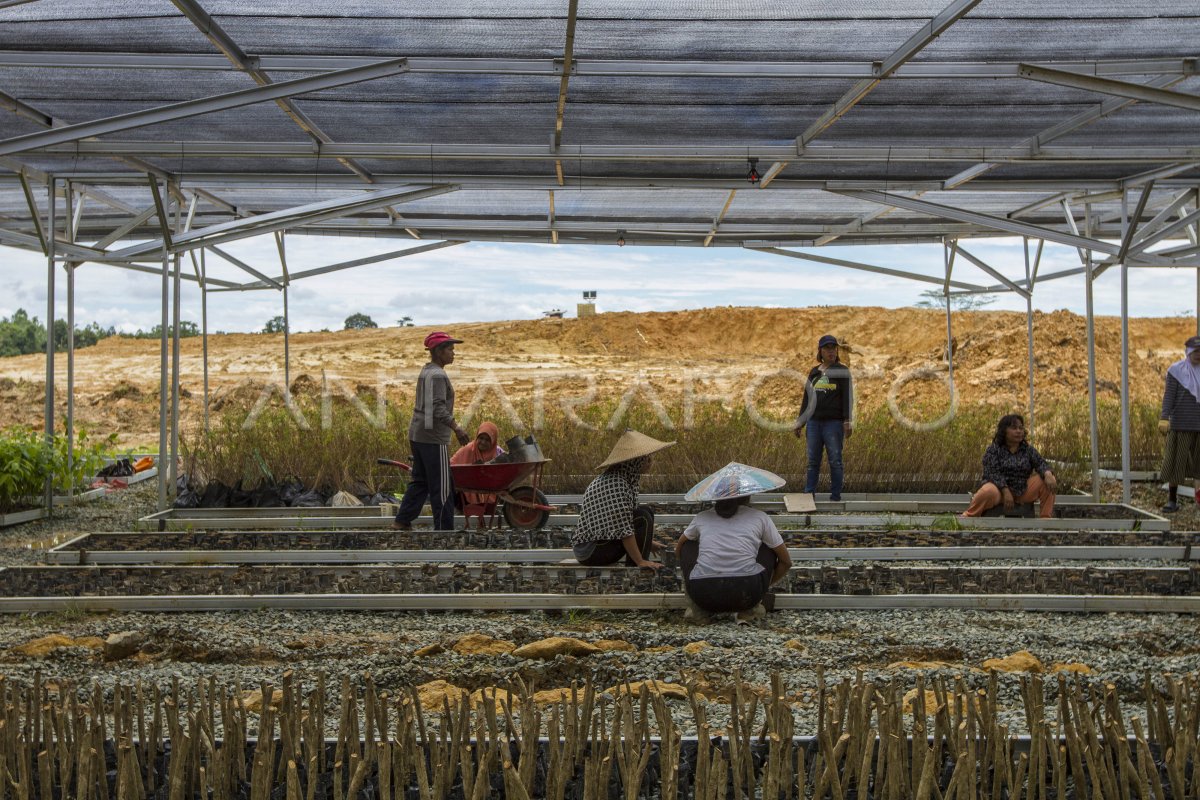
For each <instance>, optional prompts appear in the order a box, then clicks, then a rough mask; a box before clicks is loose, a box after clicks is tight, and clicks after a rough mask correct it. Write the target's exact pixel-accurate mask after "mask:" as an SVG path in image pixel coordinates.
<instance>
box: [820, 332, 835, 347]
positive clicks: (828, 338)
mask: <svg viewBox="0 0 1200 800" xmlns="http://www.w3.org/2000/svg"><path fill="white" fill-rule="evenodd" d="M837 343H838V340H837V337H836V336H833V335H832V334H828V333H827V334H825V335H824V336H822V337H821V341H819V342H817V347H824V346H825V345H827V344H831V345H833V346H834V347H836V346H837Z"/></svg>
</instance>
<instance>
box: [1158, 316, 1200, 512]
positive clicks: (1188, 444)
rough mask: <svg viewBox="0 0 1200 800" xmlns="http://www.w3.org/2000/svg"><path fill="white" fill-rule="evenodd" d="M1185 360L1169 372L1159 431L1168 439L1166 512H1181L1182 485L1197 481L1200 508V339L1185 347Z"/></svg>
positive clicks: (1193, 338)
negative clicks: (1185, 482) (1180, 496)
mask: <svg viewBox="0 0 1200 800" xmlns="http://www.w3.org/2000/svg"><path fill="white" fill-rule="evenodd" d="M1183 351H1184V356H1183V358H1181V359H1180V360H1178V361H1176V362H1175V363H1174V364H1172V365H1171V366H1170V367H1168V368H1167V380H1166V386H1165V387H1163V400H1162V413H1161V414H1160V415H1159V420H1158V430H1159V432H1161V433H1162V434H1163V435H1164V436H1166V437H1167V442H1166V447H1165V448H1164V450H1163V466H1162V479H1163V480H1164V481H1166V482H1167V504H1166V505H1165V506H1163V507H1162V510H1163V511H1165V512H1167V513H1168V514H1173V513H1175V512H1176V511H1178V510H1179V484H1181V483H1183V482H1184V481H1185V480H1187V479H1188V478H1189V477H1190V478H1192V479H1193V481H1194V483H1193V485H1192V488H1193V489H1194V490H1195V501H1196V503H1197V504H1198V505H1200V336H1193V337H1191V338H1190V339H1188V340H1187V341H1186V342H1184V343H1183Z"/></svg>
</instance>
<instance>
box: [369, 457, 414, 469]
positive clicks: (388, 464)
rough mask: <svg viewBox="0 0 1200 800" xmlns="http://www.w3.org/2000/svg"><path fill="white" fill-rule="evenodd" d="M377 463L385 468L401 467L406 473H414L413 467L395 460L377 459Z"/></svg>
mask: <svg viewBox="0 0 1200 800" xmlns="http://www.w3.org/2000/svg"><path fill="white" fill-rule="evenodd" d="M375 463H376V464H382V465H384V466H385V467H399V468H400V469H402V470H404V471H405V472H412V467H410V466H409V465H408V464H405V463H404V462H403V461H396V460H395V459H393V458H377V459H375Z"/></svg>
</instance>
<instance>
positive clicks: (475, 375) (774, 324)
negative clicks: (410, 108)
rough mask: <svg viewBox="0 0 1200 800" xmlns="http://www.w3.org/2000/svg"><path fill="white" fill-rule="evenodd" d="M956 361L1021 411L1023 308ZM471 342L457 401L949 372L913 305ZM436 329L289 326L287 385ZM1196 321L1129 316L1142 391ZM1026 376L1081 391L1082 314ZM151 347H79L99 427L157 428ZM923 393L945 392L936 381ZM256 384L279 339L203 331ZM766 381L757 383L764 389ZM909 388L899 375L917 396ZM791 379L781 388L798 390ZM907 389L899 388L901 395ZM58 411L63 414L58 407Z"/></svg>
mask: <svg viewBox="0 0 1200 800" xmlns="http://www.w3.org/2000/svg"><path fill="white" fill-rule="evenodd" d="M953 325H954V338H955V347H954V369H955V379H956V386H957V389H958V391H959V393H960V401H961V402H964V403H978V402H985V403H989V404H994V405H997V406H1004V405H1010V406H1013V407H1014V408H1020V407H1021V406H1022V405H1023V404H1024V402H1025V396H1026V391H1027V389H1026V381H1027V375H1028V370H1027V361H1026V358H1027V354H1026V332H1025V316H1024V315H1023V314H1019V313H1015V312H1003V311H971V312H961V313H955V314H954V320H953ZM438 327H439V328H445V329H447V330H450V331H451V332H453V333H454V334H455V335H456V336H458V337H459V338H462V339H464V340H465V343H464V344H462V345H460V346H459V348H458V360H457V361H456V363H455V364H454V365H453V366H452V367H451V368H450V369H451V372H452V374H453V375H454V377H455V386H456V387H457V388H458V390H459V396H460V403H467V402H470V399H471V396H472V395H473V394H474V392H473V391H472V389H473V387H474V388H478V387H479V386H480V385H482V384H485V383H492V384H493V385H494V384H499V385H500V386H502V387H504V390H505V391H506V392H508V393H509V394H510V395H511V396H513V397H518V396H522V395H524V394H528V393H529V392H530V391H531V390H532V389H533V387H535V386H537V385H539V384H540V385H542V386H544V387H545V388H546V391H547V392H548V393H550V394H551V395H556V394H557V395H577V396H579V395H584V394H585V389H582V388H581V387H586V386H587V385H588V382H589V381H592V382H594V385H595V386H596V387H597V388H596V392H597V395H598V396H603V395H606V394H607V395H613V396H620V394H622V393H624V392H627V391H629V390H630V387H631V386H632V385H634V384H635V383H636V382H637V381H641V382H642V385H643V386H648V387H650V388H651V389H652V390H653V391H654V392H657V393H658V394H659V395H660V397H661V398H662V400H663V402H664V403H667V404H672V403H674V402H676V401H677V400H678V398H679V392H680V391H681V389H682V387H683V386H684V385H685V383H687V382H689V381H690V382H692V383H693V384H694V385H696V386H697V387H699V388H702V389H703V390H704V391H705V392H706V393H709V394H712V393H716V394H724V395H726V396H729V397H734V396H740V393H742V392H744V391H745V390H746V389H747V388H752V387H753V386H755V385H761V384H762V381H763V378H764V377H765V376H767V375H768V374H770V373H774V372H777V371H778V370H780V369H790V370H795V371H796V372H799V373H803V372H807V370H808V369H809V368H810V366H811V365H812V363H813V356H814V351H815V343H816V340H817V339H818V338H819V337H820V336H821V335H822V334H824V333H828V332H832V333H835V334H836V335H838V336H839V337H840V338H841V339H842V340H843V341H844V342H846V343H847V344H848V347H847V349H848V351H849V353H848V360H849V361H850V363H851V366H852V367H853V368H854V370H855V374H856V375H857V376H858V378H859V385H860V397H861V400H862V401H863V402H866V403H874V402H882V400H883V398H884V397H885V396H886V394H887V392H888V391H889V389H890V388H891V387H892V386H893V385H894V383H895V381H896V380H897V378H898V377H900V376H903V375H905V374H906V373H908V372H910V371H911V370H913V369H914V368H920V367H924V366H932V367H935V368H940V369H942V370H944V362H945V351H946V325H945V315H944V313H943V312H940V311H934V310H923V309H895V310H891V309H882V308H855V307H844V306H837V307H820V308H801V309H771V308H709V309H701V310H697V311H675V312H659V313H642V314H635V313H609V314H600V315H597V316H594V317H588V318H583V319H539V320H518V321H512V322H486V323H464V324H453V323H447V324H446V325H444V326H438ZM430 330H433V328H430V327H420V328H384V329H378V330H367V331H340V332H337V333H302V334H295V335H293V336H292V337H291V342H290V350H291V361H292V363H291V378H292V381H293V390H294V391H297V392H301V391H318V390H319V386H320V382H321V380H322V376H323V375H324V379H325V380H326V381H327V383H328V384H329V385H335V386H342V387H347V388H348V389H349V390H351V391H354V390H358V391H361V390H363V389H370V388H371V387H376V386H378V387H382V390H383V391H384V392H385V393H386V394H387V395H388V396H389V397H391V398H393V399H394V400H395V401H396V402H398V403H403V402H405V399H404V397H405V393H406V392H410V391H411V388H410V387H411V379H412V376H413V375H414V374H415V371H416V370H417V369H419V368H420V366H421V364H423V363H424V362H425V360H426V359H425V352H424V350H423V349H422V348H421V341H422V339H423V338H424V337H425V335H426V334H427V333H428V332H429V331H430ZM1193 332H1194V321H1193V320H1191V319H1187V318H1168V319H1134V320H1131V322H1130V337H1131V345H1130V346H1131V352H1132V362H1133V372H1132V380H1131V392H1132V394H1133V396H1134V398H1135V399H1136V400H1139V401H1142V402H1155V401H1156V400H1157V399H1158V398H1159V397H1161V392H1162V381H1163V376H1164V374H1165V372H1166V369H1167V366H1168V365H1169V364H1170V363H1171V362H1172V361H1174V360H1176V359H1178V358H1180V357H1181V356H1182V350H1183V341H1184V340H1185V339H1186V338H1187V337H1188V336H1189V335H1191V334H1192V333H1193ZM1034 341H1035V356H1036V359H1035V383H1036V390H1037V393H1038V397H1039V402H1043V403H1045V402H1056V401H1059V400H1063V399H1067V398H1081V397H1084V396H1086V392H1087V352H1086V331H1085V324H1084V319H1083V318H1082V317H1080V316H1077V315H1075V314H1071V313H1068V312H1066V311H1056V312H1052V313H1040V312H1039V313H1037V314H1035V315H1034ZM1096 342H1097V351H1098V370H1097V375H1098V384H1099V387H1100V391H1101V394H1102V396H1106V397H1109V398H1114V399H1115V398H1116V396H1117V387H1118V386H1119V382H1120V372H1119V356H1120V322H1119V320H1118V319H1116V318H1113V317H1103V318H1100V319H1098V320H1097V333H1096ZM201 353H202V351H201V342H200V339H198V338H194V339H185V340H184V341H183V347H182V353H181V373H182V379H181V382H182V385H183V389H184V395H183V402H182V413H183V415H184V418H185V420H188V419H190V420H196V419H197V418H198V415H199V414H200V413H201V409H202V404H201V394H202V374H203V373H202V356H201ZM158 365H159V352H158V343H157V342H155V341H146V340H136V339H124V338H112V339H107V340H105V341H103V342H101V343H100V344H99V345H97V346H95V347H90V348H87V349H84V350H80V351H79V352H78V353H77V355H76V414H77V417H78V418H79V419H80V420H82V421H83V422H85V423H87V424H89V425H91V426H92V427H93V428H94V429H96V430H97V431H104V432H107V431H112V430H115V431H118V432H119V433H120V434H121V439H122V441H123V443H127V444H137V443H142V442H148V441H153V440H154V439H155V436H156V434H155V431H156V430H157V400H158ZM43 375H44V357H42V356H38V355H31V356H18V357H13V358H6V359H0V425H9V424H14V423H20V424H29V425H37V424H40V421H41V418H42V403H43V397H44V387H43ZM56 375H57V377H56V391H55V398H56V402H57V403H58V405H59V407H60V408H63V409H65V405H66V394H65V386H66V358H65V356H61V355H60V356H59V357H58V358H57V359H56ZM933 380H934V383H933V384H930V385H927V386H925V387H924V388H923V389H921V391H925V392H928V393H932V394H937V393H942V394H944V393H945V389H944V387H943V386H942V381H941V380H939V379H937V378H934V379H933ZM264 381H271V382H275V383H277V384H278V385H280V386H282V383H283V339H282V336H280V335H265V334H226V335H222V336H212V337H210V338H209V383H210V392H211V395H212V397H213V401H214V405H217V406H219V405H220V404H221V403H222V402H223V400H224V399H228V397H229V396H230V395H231V394H235V393H236V394H242V395H246V394H250V395H254V394H257V393H258V392H259V391H260V388H259V387H260V385H261V384H262V382H264ZM771 385H773V384H767V386H768V387H769V386H771ZM917 387H919V384H911V383H910V384H908V386H907V387H906V392H907V393H908V394H911V393H912V392H913V391H914V390H915V388H917ZM794 394H795V392H794V387H790V386H789V388H785V389H782V390H780V391H779V392H777V393H776V394H775V396H774V397H773V400H774V401H775V402H777V403H780V404H786V403H789V402H792V399H793V396H794ZM902 395H903V393H902ZM60 413H62V412H60Z"/></svg>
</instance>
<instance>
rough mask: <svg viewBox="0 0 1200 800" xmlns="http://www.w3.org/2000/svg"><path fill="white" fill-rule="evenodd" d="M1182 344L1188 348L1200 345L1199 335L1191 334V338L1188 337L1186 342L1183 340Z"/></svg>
mask: <svg viewBox="0 0 1200 800" xmlns="http://www.w3.org/2000/svg"><path fill="white" fill-rule="evenodd" d="M1183 346H1184V347H1186V348H1188V349H1189V350H1190V349H1192V348H1193V347H1200V336H1193V337H1192V338H1190V339H1188V340H1187V341H1186V342H1184V343H1183Z"/></svg>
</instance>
